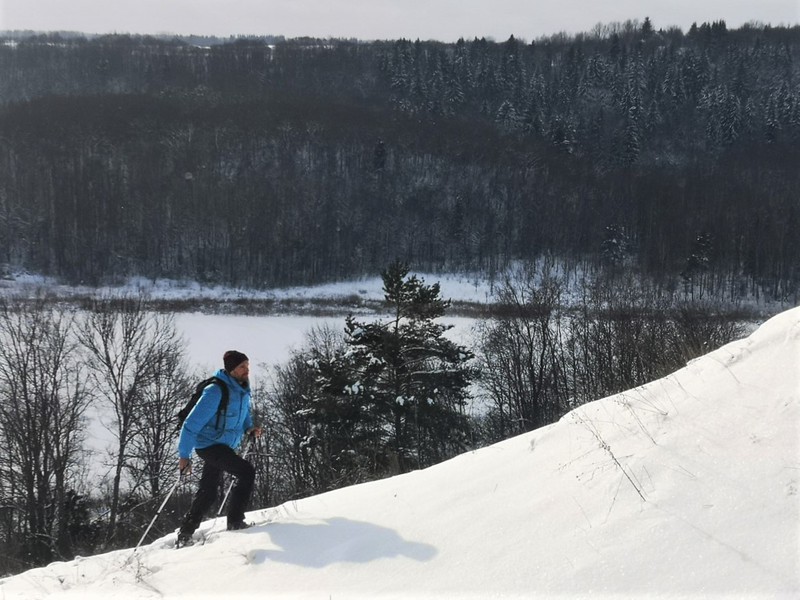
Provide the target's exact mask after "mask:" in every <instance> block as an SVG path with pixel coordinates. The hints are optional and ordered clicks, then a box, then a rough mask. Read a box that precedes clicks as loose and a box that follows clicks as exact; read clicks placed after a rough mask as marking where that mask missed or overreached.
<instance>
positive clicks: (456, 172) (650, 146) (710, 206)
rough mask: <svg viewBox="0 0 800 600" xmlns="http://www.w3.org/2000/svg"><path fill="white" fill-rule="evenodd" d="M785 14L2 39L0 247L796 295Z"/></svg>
mask: <svg viewBox="0 0 800 600" xmlns="http://www.w3.org/2000/svg"><path fill="white" fill-rule="evenodd" d="M799 53H800V28H797V27H793V28H776V27H770V26H764V25H759V24H751V25H747V26H745V27H742V28H740V29H735V30H732V29H728V28H727V27H726V25H725V23H724V22H715V23H710V24H709V23H703V24H701V25H695V26H692V27H691V29H690V30H689V31H685V32H684V31H682V30H680V29H677V28H671V29H668V30H663V29H658V28H657V26H656V25H654V24H652V23H651V22H650V21H649V19H645V20H644V21H643V22H641V23H640V22H638V21H632V22H626V23H624V24H610V25H606V26H597V27H596V28H595V29H594V30H593V31H591V32H587V33H584V34H580V35H576V36H566V35H558V36H553V37H549V38H542V39H538V40H535V41H532V42H529V41H522V40H517V39H515V38H513V37H512V38H510V39H508V40H505V41H500V42H497V41H490V40H486V39H473V40H459V41H458V42H457V43H454V44H447V43H440V42H434V41H427V42H426V41H410V40H396V41H373V42H360V41H357V40H338V39H327V40H319V39H291V40H287V39H282V38H271V37H264V38H255V37H242V38H230V39H199V38H170V39H166V38H155V37H147V36H130V35H113V36H99V37H98V36H94V37H87V36H82V35H77V34H47V35H41V34H28V35H23V34H15V35H11V34H7V35H6V36H5V37H4V38H3V43H2V45H0V264H1V265H3V268H4V269H5V270H6V271H8V272H18V271H20V270H27V271H29V272H36V273H42V274H47V275H52V276H56V277H58V278H61V279H62V280H64V281H67V282H73V283H77V282H83V283H86V284H95V283H101V282H113V281H115V280H119V279H120V278H122V277H127V276H132V275H137V276H144V277H152V278H155V277H170V278H178V279H183V278H186V279H191V280H199V281H204V282H214V283H221V284H228V285H242V286H254V287H266V286H273V285H283V284H308V283H315V282H321V281H327V280H335V279H340V278H343V277H347V276H354V275H362V274H367V273H370V274H372V273H377V272H379V271H380V270H381V269H382V268H384V267H385V266H386V265H387V264H389V263H390V262H391V261H393V260H402V261H405V262H406V263H408V264H410V265H412V266H413V267H414V268H418V269H429V270H433V271H435V270H459V269H469V270H478V271H481V272H484V273H489V274H492V273H496V272H499V271H501V270H502V269H503V268H505V267H506V266H507V265H508V264H510V263H512V262H513V261H517V260H527V259H534V258H538V257H542V256H550V257H557V258H558V259H559V260H560V261H563V264H565V265H567V268H571V269H575V270H576V271H577V270H582V271H586V270H597V269H602V268H605V267H608V266H609V265H610V266H615V267H618V266H620V265H623V266H625V267H626V268H628V269H630V270H632V271H634V272H636V273H637V274H638V276H639V277H644V278H648V279H649V280H651V281H654V282H656V283H657V285H658V286H661V287H663V289H676V288H678V287H679V286H686V285H690V286H691V288H692V292H694V290H695V288H696V287H697V288H699V289H700V290H701V292H702V293H707V294H709V295H713V296H716V297H719V298H721V299H724V300H734V301H735V300H738V299H741V298H743V297H753V296H757V297H759V298H760V297H763V298H768V299H774V300H784V301H785V300H790V301H791V300H792V299H793V298H795V295H796V293H797V287H798V280H800V271H799V270H798V265H800V244H797V243H796V240H797V236H798V219H800V214H798V198H799V197H800V169H799V168H798V166H800V150H799V149H800V143H799V142H800V83H799V82H800V60H798V59H799V58H800V57H799V56H798V54H799Z"/></svg>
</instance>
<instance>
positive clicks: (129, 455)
mask: <svg viewBox="0 0 800 600" xmlns="http://www.w3.org/2000/svg"><path fill="white" fill-rule="evenodd" d="M79 338H80V342H81V344H82V345H83V347H84V348H85V349H86V351H87V353H88V364H89V366H90V367H91V377H92V379H93V381H94V383H95V384H96V386H97V392H98V393H99V394H100V398H101V400H102V401H103V402H105V403H106V404H107V405H108V406H109V408H110V409H111V411H112V415H113V418H114V421H113V423H112V424H111V425H110V427H111V428H112V433H113V434H114V436H115V438H116V442H117V446H116V448H115V456H114V457H113V460H114V468H113V476H114V478H113V484H112V490H111V499H110V507H109V518H108V528H107V534H106V540H107V541H111V540H112V539H113V538H114V536H115V534H116V532H117V525H118V519H119V516H120V498H121V494H122V489H123V475H124V473H125V471H126V469H127V470H128V471H129V472H130V471H131V470H130V468H129V467H130V466H131V464H132V462H131V461H132V460H133V461H134V463H137V468H136V471H138V472H140V473H141V472H142V471H143V470H144V472H147V473H148V475H152V470H153V467H152V465H151V466H150V467H149V468H145V469H142V463H141V459H142V456H141V451H142V449H143V448H145V447H149V450H150V451H152V452H154V453H155V454H154V456H163V453H164V451H165V450H164V448H165V446H163V442H164V441H165V437H164V436H165V435H166V432H165V430H164V424H163V422H162V423H161V424H156V423H157V422H159V421H161V420H162V419H163V414H162V413H163V411H164V410H165V408H164V405H159V406H158V408H157V412H158V413H159V414H153V415H149V414H148V411H151V410H152V409H153V405H152V400H153V397H152V396H151V397H150V398H148V393H147V392H148V390H149V391H150V392H153V391H154V390H156V389H159V386H161V385H164V384H165V382H164V381H159V379H160V378H161V377H162V376H163V374H164V373H163V372H162V369H163V368H164V367H165V366H167V365H173V366H174V365H176V364H177V363H176V362H174V361H175V360H177V358H176V356H175V355H177V354H179V348H180V340H179V338H178V335H177V333H176V330H175V326H174V323H173V319H172V317H171V316H169V315H161V314H155V313H151V312H148V311H147V310H146V307H145V298H144V297H143V296H141V295H140V296H138V297H119V298H104V299H101V300H98V301H96V302H94V303H93V305H92V307H91V310H90V312H89V313H88V314H87V315H86V318H85V323H84V326H83V327H82V328H81V330H80V335H79ZM172 373H173V371H172V370H171V369H170V374H172ZM162 391H163V390H162ZM173 391H174V390H173ZM167 396H169V397H170V400H171V399H172V398H174V396H173V395H172V392H170V393H169V394H167ZM160 400H161V401H164V400H166V396H164V397H162V398H161V399H160ZM143 436H144V437H143ZM148 436H149V439H147V438H148ZM134 454H136V455H137V456H138V459H137V458H135V457H134ZM150 458H152V457H150ZM150 458H148V459H145V461H144V462H147V461H148V460H150ZM129 483H130V484H131V487H132V488H135V486H136V485H137V483H138V482H136V481H131V482H129ZM156 489H157V485H156ZM152 490H153V487H152V484H151V491H152Z"/></svg>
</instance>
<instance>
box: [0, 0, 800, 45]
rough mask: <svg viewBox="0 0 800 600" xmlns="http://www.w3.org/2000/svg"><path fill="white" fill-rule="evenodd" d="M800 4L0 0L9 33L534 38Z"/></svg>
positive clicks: (716, 0) (777, 17) (1, 23)
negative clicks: (607, 25)
mask: <svg viewBox="0 0 800 600" xmlns="http://www.w3.org/2000/svg"><path fill="white" fill-rule="evenodd" d="M799 15H800V0H607V1H605V2H603V1H601V0H0V30H21V29H32V30H37V31H81V32H84V33H110V32H116V33H141V34H153V33H175V34H182V35H186V34H213V35H217V36H228V35H284V36H286V37H299V36H311V37H339V38H358V39H362V40H372V39H396V38H400V37H403V38H407V39H417V38H419V39H422V40H428V39H437V40H441V41H455V40H457V39H458V38H459V37H463V38H465V39H471V38H473V37H487V38H494V39H495V40H498V41H502V40H505V39H508V37H509V36H510V35H512V34H513V35H514V36H515V37H517V38H521V39H524V40H526V41H530V40H535V39H536V38H538V37H540V36H543V35H550V34H553V33H558V32H562V31H564V32H567V33H577V32H582V31H590V30H591V29H592V28H593V27H594V26H595V25H596V24H597V23H611V22H622V21H626V20H629V19H631V20H632V19H636V20H638V21H642V20H644V18H645V17H650V20H651V21H652V23H653V25H654V26H655V27H656V29H659V28H666V27H669V26H671V25H677V26H679V27H681V28H682V29H683V30H684V31H685V30H687V29H688V28H689V27H690V26H691V24H692V23H693V22H697V23H698V24H700V23H702V22H704V21H707V22H711V21H718V20H724V21H725V22H726V23H727V25H728V27H729V28H735V27H739V26H741V25H742V24H744V23H747V22H749V21H760V22H762V23H767V24H771V25H795V24H798V21H799V20H800V16H799Z"/></svg>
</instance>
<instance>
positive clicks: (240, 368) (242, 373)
mask: <svg viewBox="0 0 800 600" xmlns="http://www.w3.org/2000/svg"><path fill="white" fill-rule="evenodd" d="M231 377H233V378H234V379H235V380H236V381H238V382H239V383H245V382H246V381H247V379H248V377H250V361H249V360H246V361H244V362H241V363H239V364H238V365H237V367H236V368H235V369H234V370H233V371H231Z"/></svg>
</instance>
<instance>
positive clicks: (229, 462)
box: [177, 350, 261, 547]
mask: <svg viewBox="0 0 800 600" xmlns="http://www.w3.org/2000/svg"><path fill="white" fill-rule="evenodd" d="M223 362H224V365H225V368H224V369H220V370H219V371H217V373H216V375H215V376H216V377H218V378H219V379H221V380H222V381H223V382H224V385H225V386H226V387H227V391H228V405H227V408H226V409H225V410H224V411H223V412H221V413H220V414H219V415H218V414H217V411H218V409H219V407H220V401H221V400H222V389H220V384H216V383H215V384H211V385H208V386H206V388H205V389H204V390H203V394H202V395H201V396H200V398H199V399H198V401H197V404H195V406H194V408H192V411H191V412H190V413H189V415H188V416H187V417H186V420H185V421H184V422H183V426H182V427H181V434H180V438H179V440H178V468H179V469H180V471H181V473H190V472H191V470H192V461H191V456H192V451H193V450H194V451H196V452H197V455H198V456H199V457H200V458H202V459H203V473H202V475H201V477H200V485H199V487H198V489H197V493H196V494H195V496H194V500H193V501H192V506H191V507H190V508H189V512H187V513H186V516H185V517H184V519H183V523H182V524H181V528H180V531H179V532H178V542H177V545H178V547H182V546H190V545H192V543H193V542H192V534H193V533H194V532H195V530H196V529H197V528H198V527H199V526H200V522H201V521H202V520H203V517H204V516H205V514H206V512H207V511H208V509H209V508H211V506H212V505H213V504H214V501H215V500H216V499H217V489H218V488H219V484H220V478H221V477H222V474H223V473H230V474H231V475H233V476H234V477H236V485H235V486H234V488H233V492H232V493H231V499H230V504H229V505H228V513H227V516H228V530H229V531H233V530H239V529H245V528H247V527H249V526H250V524H248V523H246V522H245V520H244V511H245V509H246V508H247V503H248V502H249V500H250V493H251V492H252V490H253V482H254V481H255V469H254V468H253V465H251V464H250V463H249V462H247V461H246V460H245V459H243V458H242V457H241V456H239V455H238V454H236V448H238V447H239V444H240V443H241V441H242V438H243V437H244V435H245V434H248V435H254V436H255V437H260V436H261V428H260V427H255V426H254V425H253V419H252V416H251V414H250V382H249V376H250V361H249V360H248V358H247V356H245V355H244V354H242V353H241V352H238V351H236V350H229V351H228V352H226V353H225V355H224V356H223Z"/></svg>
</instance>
